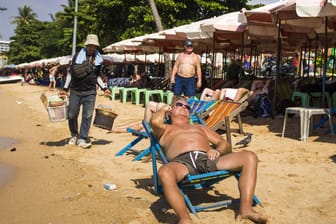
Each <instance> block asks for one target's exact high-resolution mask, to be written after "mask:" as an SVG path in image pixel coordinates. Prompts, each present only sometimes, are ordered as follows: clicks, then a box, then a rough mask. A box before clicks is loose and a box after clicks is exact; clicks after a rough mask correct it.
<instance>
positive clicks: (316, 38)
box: [314, 34, 318, 79]
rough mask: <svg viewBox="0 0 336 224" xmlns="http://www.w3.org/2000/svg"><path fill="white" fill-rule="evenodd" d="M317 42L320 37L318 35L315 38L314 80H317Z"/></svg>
mask: <svg viewBox="0 0 336 224" xmlns="http://www.w3.org/2000/svg"><path fill="white" fill-rule="evenodd" d="M317 40H318V36H317V34H316V37H315V58H314V79H315V78H316V61H317Z"/></svg>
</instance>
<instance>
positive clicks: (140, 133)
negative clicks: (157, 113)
mask: <svg viewBox="0 0 336 224" xmlns="http://www.w3.org/2000/svg"><path fill="white" fill-rule="evenodd" d="M127 132H129V133H131V134H132V135H134V136H137V137H136V138H135V139H134V140H133V141H131V142H130V143H129V144H127V145H126V146H125V147H123V148H122V149H121V150H120V151H119V152H117V154H116V155H115V156H122V155H124V154H125V153H126V152H127V151H129V150H131V149H132V147H133V146H135V145H136V144H138V143H139V142H140V141H141V140H143V139H146V138H148V135H147V133H146V132H144V131H137V130H134V129H132V128H127ZM149 153H150V148H146V149H145V150H143V151H142V152H140V153H139V154H138V155H137V156H136V157H135V158H134V159H133V161H139V160H141V159H142V157H144V156H146V155H148V154H149Z"/></svg>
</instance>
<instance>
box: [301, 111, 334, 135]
mask: <svg viewBox="0 0 336 224" xmlns="http://www.w3.org/2000/svg"><path fill="white" fill-rule="evenodd" d="M331 113H332V111H331V110H330V109H327V108H305V114H306V115H305V116H306V119H305V121H306V125H305V139H304V141H307V138H308V137H309V132H310V131H312V130H311V128H310V127H311V125H310V124H313V115H327V116H328V120H329V126H330V132H331V136H332V137H334V127H333V123H332V119H331Z"/></svg>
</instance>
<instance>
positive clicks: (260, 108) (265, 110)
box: [256, 94, 272, 117]
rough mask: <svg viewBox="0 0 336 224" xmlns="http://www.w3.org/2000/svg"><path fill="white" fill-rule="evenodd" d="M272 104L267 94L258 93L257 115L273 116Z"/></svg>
mask: <svg viewBox="0 0 336 224" xmlns="http://www.w3.org/2000/svg"><path fill="white" fill-rule="evenodd" d="M271 116H272V104H271V101H270V99H269V98H268V96H267V95H266V94H261V95H257V99H256V117H271Z"/></svg>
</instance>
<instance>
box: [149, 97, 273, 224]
mask: <svg viewBox="0 0 336 224" xmlns="http://www.w3.org/2000/svg"><path fill="white" fill-rule="evenodd" d="M189 109H190V107H189V106H188V105H187V104H186V100H185V99H184V98H180V97H177V98H176V99H175V100H174V102H173V104H172V106H168V105H167V106H164V107H162V108H161V109H160V110H159V111H158V112H156V113H155V114H154V115H153V117H152V119H151V126H152V128H153V132H154V134H155V136H156V138H157V139H158V140H159V144H160V145H161V147H162V149H163V151H164V153H165V155H166V156H167V159H168V161H170V162H169V163H167V164H164V165H162V166H161V167H160V169H159V171H158V176H159V178H160V180H161V182H162V186H163V192H164V195H165V197H166V199H167V201H168V203H169V204H170V206H171V207H172V208H173V209H174V211H175V212H176V214H177V216H178V217H179V224H186V223H192V219H191V217H190V215H189V212H188V209H187V206H186V204H185V202H184V198H183V196H182V194H181V192H180V191H179V188H178V185H177V183H178V182H179V181H181V180H182V179H183V178H184V177H185V176H186V175H187V174H189V173H190V174H197V173H205V172H212V171H215V170H240V175H241V176H240V178H239V185H238V186H239V191H240V201H241V202H240V203H241V204H240V210H239V216H240V218H242V219H249V220H251V221H253V222H257V223H266V222H267V217H265V216H264V215H262V214H260V213H257V212H256V211H254V210H253V209H252V203H253V195H254V189H255V185H256V179H257V164H258V158H257V156H256V155H255V154H254V153H253V152H250V151H241V152H234V153H233V152H231V150H230V148H231V147H230V145H229V144H228V143H227V142H226V141H225V140H224V139H223V138H222V137H221V136H220V135H219V134H217V133H216V132H214V131H212V130H210V129H209V128H207V127H206V126H202V125H198V124H196V125H191V124H190V123H189ZM167 114H169V115H170V116H171V121H172V124H165V123H164V119H165V116H166V115H167ZM209 143H211V144H212V146H213V147H211V146H210V145H209Z"/></svg>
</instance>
